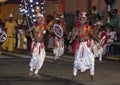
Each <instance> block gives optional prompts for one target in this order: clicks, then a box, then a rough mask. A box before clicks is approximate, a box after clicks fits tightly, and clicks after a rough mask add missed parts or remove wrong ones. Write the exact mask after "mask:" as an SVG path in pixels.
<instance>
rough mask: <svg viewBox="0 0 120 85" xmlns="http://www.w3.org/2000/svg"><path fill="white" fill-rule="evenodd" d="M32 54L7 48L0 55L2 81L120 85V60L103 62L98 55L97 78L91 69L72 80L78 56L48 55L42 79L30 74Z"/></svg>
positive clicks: (16, 84)
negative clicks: (58, 56) (92, 75)
mask: <svg viewBox="0 0 120 85" xmlns="http://www.w3.org/2000/svg"><path fill="white" fill-rule="evenodd" d="M30 57H31V56H30V55H27V54H26V55H25V54H18V53H9V52H3V53H2V54H1V55H0V85H120V67H119V66H120V62H115V61H107V60H105V63H104V64H100V63H99V62H98V60H97V59H96V62H95V63H96V65H95V81H91V80H90V76H89V70H88V71H86V72H85V73H80V72H78V75H77V77H76V80H75V81H71V77H72V70H73V62H74V56H67V55H63V56H62V57H61V58H60V62H59V63H58V64H56V63H54V62H53V55H47V56H46V60H45V62H44V64H43V67H42V69H41V70H40V71H39V74H40V75H41V76H42V78H41V79H38V78H31V77H29V76H28V72H29V61H30Z"/></svg>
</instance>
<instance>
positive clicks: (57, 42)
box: [53, 17, 64, 63]
mask: <svg viewBox="0 0 120 85" xmlns="http://www.w3.org/2000/svg"><path fill="white" fill-rule="evenodd" d="M60 18H61V17H60ZM60 18H59V19H60ZM59 19H58V20H56V23H55V24H57V25H58V26H59V27H61V31H59V30H58V31H56V33H55V38H54V49H53V53H54V54H55V57H54V61H55V62H56V63H58V61H59V57H60V56H62V55H63V53H64V38H63V29H64V25H63V24H61V20H59ZM54 27H55V26H53V29H54ZM55 30H57V29H54V31H55ZM57 33H58V34H60V36H59V35H58V34H57Z"/></svg>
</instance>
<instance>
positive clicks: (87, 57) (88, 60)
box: [73, 24, 95, 76]
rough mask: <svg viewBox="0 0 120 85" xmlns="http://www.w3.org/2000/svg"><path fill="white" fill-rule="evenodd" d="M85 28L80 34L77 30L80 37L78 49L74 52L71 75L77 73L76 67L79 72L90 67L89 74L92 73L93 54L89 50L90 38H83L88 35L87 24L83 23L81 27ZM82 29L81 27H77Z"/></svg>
mask: <svg viewBox="0 0 120 85" xmlns="http://www.w3.org/2000/svg"><path fill="white" fill-rule="evenodd" d="M84 27H85V28H86V31H85V33H84V34H81V32H80V31H78V36H79V37H80V43H79V46H78V49H77V50H76V53H75V60H74V69H73V75H74V76H76V75H77V71H78V69H79V70H80V71H81V72H85V71H86V70H87V69H90V75H94V61H95V58H94V55H93V53H92V51H91V44H90V43H91V42H90V39H87V40H84V39H83V37H84V36H86V35H88V33H89V30H88V27H89V26H88V25H87V24H85V25H84V26H83V28H84ZM79 29H81V30H82V28H79Z"/></svg>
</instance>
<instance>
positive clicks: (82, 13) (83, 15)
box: [79, 11, 87, 19]
mask: <svg viewBox="0 0 120 85" xmlns="http://www.w3.org/2000/svg"><path fill="white" fill-rule="evenodd" d="M86 15H87V13H86V12H83V11H82V12H80V14H79V17H84V18H86V19H87V16H86Z"/></svg>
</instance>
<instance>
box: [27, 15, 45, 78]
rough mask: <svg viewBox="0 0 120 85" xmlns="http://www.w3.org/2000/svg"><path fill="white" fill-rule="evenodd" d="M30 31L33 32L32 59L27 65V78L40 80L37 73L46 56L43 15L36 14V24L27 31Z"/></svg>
mask: <svg viewBox="0 0 120 85" xmlns="http://www.w3.org/2000/svg"><path fill="white" fill-rule="evenodd" d="M31 30H33V35H34V36H33V39H32V40H33V41H32V43H31V51H32V58H31V61H30V64H29V65H30V72H29V76H31V77H38V78H40V75H38V71H39V70H40V69H41V67H42V65H43V63H44V60H45V56H46V52H45V47H44V42H43V37H44V34H45V33H46V22H45V18H44V16H43V14H41V13H37V22H36V23H35V25H34V26H32V27H31V28H30V29H29V31H31Z"/></svg>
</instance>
